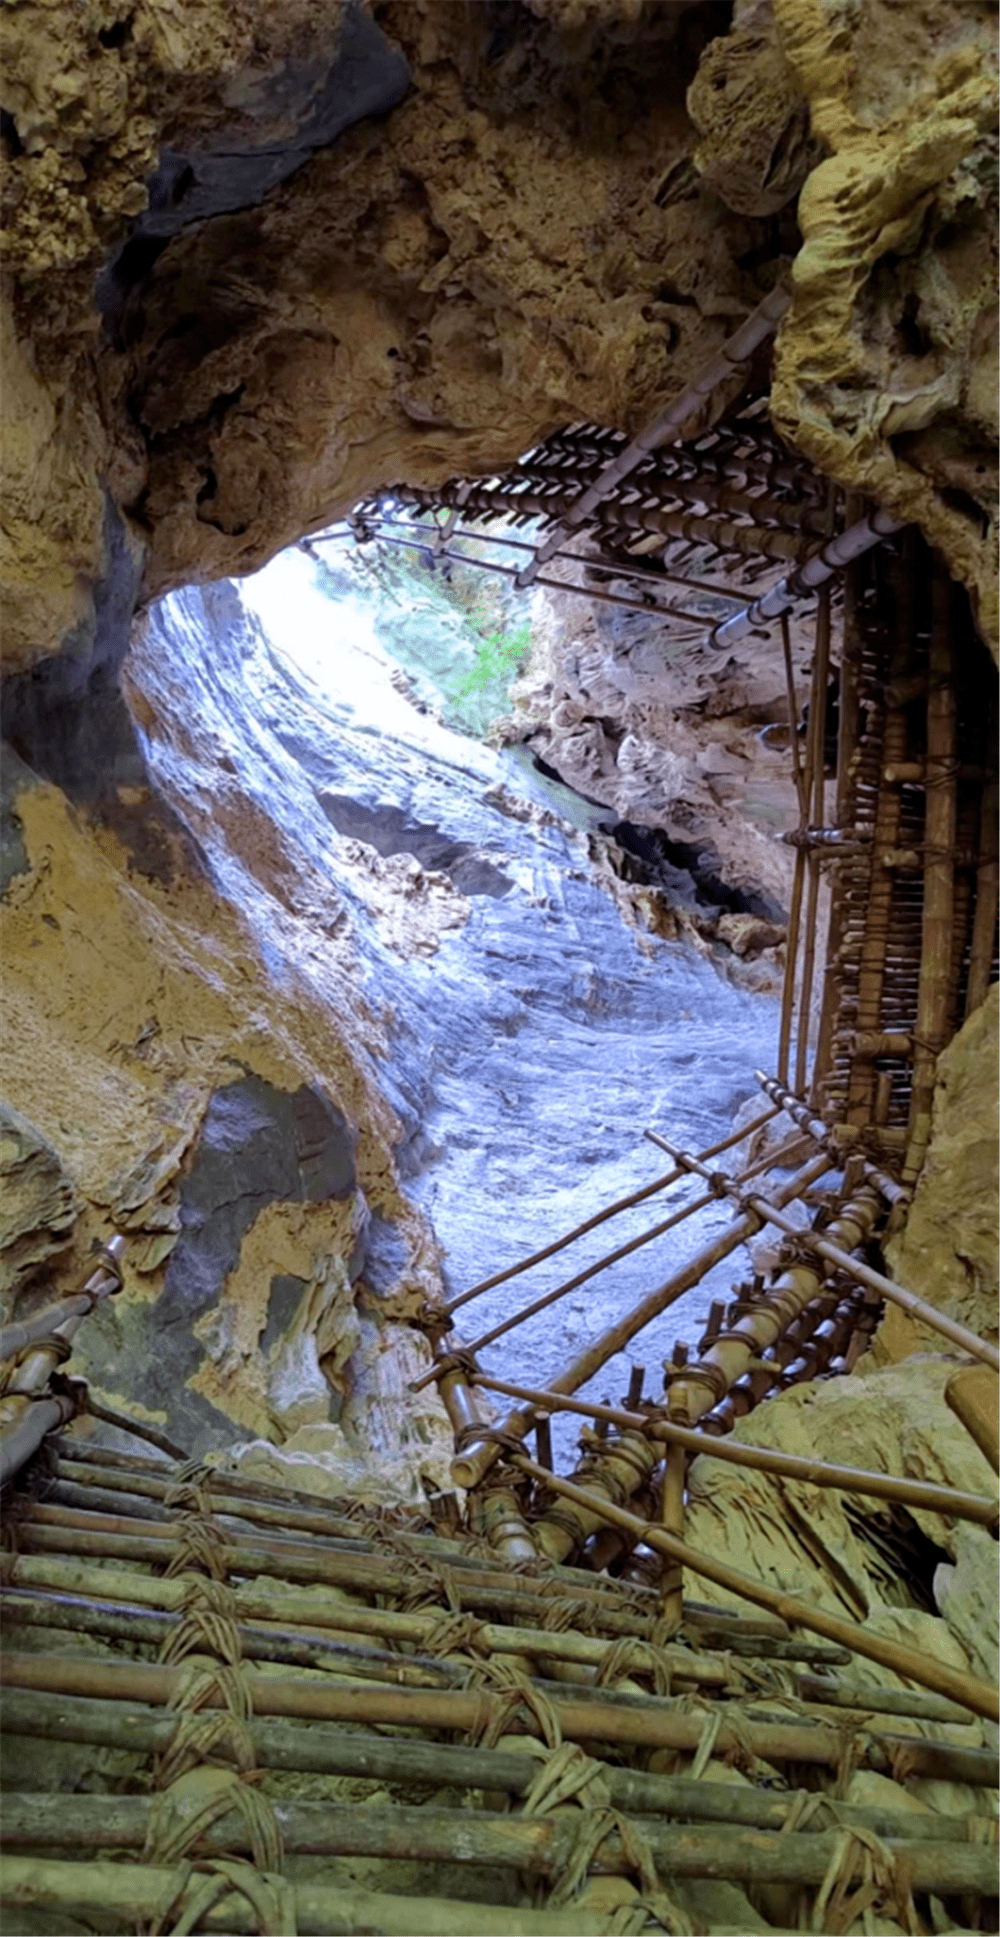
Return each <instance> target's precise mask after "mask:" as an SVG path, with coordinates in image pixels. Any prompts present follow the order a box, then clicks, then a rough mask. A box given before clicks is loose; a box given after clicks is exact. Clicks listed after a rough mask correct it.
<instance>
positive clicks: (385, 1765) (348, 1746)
mask: <svg viewBox="0 0 1000 1937" xmlns="http://www.w3.org/2000/svg"><path fill="white" fill-rule="evenodd" d="M2 1719H3V1731H4V1734H5V1735H8V1736H13V1737H27V1738H28V1739H30V1740H41V1741H59V1742H89V1743H92V1744H94V1745H95V1746H97V1747H103V1748H113V1749H121V1750H124V1751H125V1752H126V1753H130V1754H135V1755H158V1754H162V1753H163V1751H164V1750H165V1749H167V1748H169V1746H170V1742H171V1738H172V1737H173V1735H174V1733H175V1731H176V1727H177V1717H176V1715H175V1714H174V1713H172V1712H171V1711H169V1710H168V1711H162V1710H157V1709H155V1708H150V1707H143V1706H140V1705H139V1704H137V1703H134V1702H129V1701H98V1700H94V1699H93V1698H91V1697H84V1696H74V1695H49V1694H38V1693H35V1692H30V1693H29V1692H24V1693H22V1692H21V1691H20V1690H18V1689H16V1688H11V1689H10V1690H8V1691H7V1692H6V1693H5V1696H4V1705H3V1718H2ZM248 1727H249V1731H250V1734H251V1737H252V1740H253V1745H254V1753H255V1756H256V1760H257V1763H258V1765H259V1766H260V1767H262V1768H267V1769H284V1770H300V1771H302V1772H304V1773H307V1774H308V1773H312V1774H316V1775H337V1776H356V1777H358V1778H361V1779H365V1780H370V1781H373V1782H379V1783H383V1782H386V1783H396V1784H401V1785H405V1786H407V1787H409V1786H410V1785H412V1784H419V1783H423V1784H426V1785H427V1787H428V1788H431V1789H441V1788H456V1789H484V1790H487V1791H490V1792H504V1791H506V1792H507V1794H509V1795H511V1796H515V1797H520V1796H525V1795H526V1794H527V1793H528V1790H529V1789H530V1788H531V1785H532V1783H533V1782H534V1781H535V1780H536V1778H537V1775H538V1761H537V1759H536V1757H535V1756H534V1755H531V1754H528V1753H527V1752H526V1753H524V1754H518V1752H517V1751H516V1750H511V1749H509V1748H504V1749H498V1748H497V1749H478V1748H477V1749H471V1748H465V1747H458V1746H456V1745H453V1744H451V1743H441V1742H429V1741H425V1740H421V1739H419V1738H416V1737H412V1736H409V1737H407V1736H400V1735H394V1736H391V1737H387V1736H383V1735H372V1734H366V1733H363V1732H362V1731H360V1730H359V1731H357V1732H351V1733H349V1732H348V1731H347V1730H346V1729H342V1728H337V1727H331V1726H330V1725H329V1724H326V1723H323V1722H310V1724H309V1727H308V1728H303V1727H302V1726H301V1724H300V1723H297V1722H284V1721H278V1720H275V1719H273V1718H268V1719H262V1718H261V1717H260V1716H254V1717H253V1718H252V1720H251V1722H250V1723H249V1724H248ZM899 1739H900V1740H902V1739H903V1738H899ZM911 1739H912V1738H911ZM526 1746H527V1745H526ZM915 1746H916V1747H917V1748H918V1749H919V1750H920V1752H921V1755H922V1757H923V1760H924V1764H925V1767H926V1768H927V1769H934V1770H936V1771H940V1770H941V1769H942V1768H943V1767H944V1766H945V1765H944V1764H943V1763H942V1761H941V1759H940V1758H941V1756H942V1755H944V1756H947V1755H948V1754H949V1753H950V1754H952V1755H953V1757H957V1758H958V1759H957V1761H952V1762H951V1763H950V1764H948V1767H949V1768H960V1769H961V1770H962V1771H963V1772H964V1776H965V1777H969V1778H970V1779H971V1781H972V1782H973V1783H974V1784H976V1785H982V1786H986V1787H989V1786H990V1785H991V1784H992V1783H993V1782H995V1779H996V1768H995V1763H994V1765H993V1767H992V1768H991V1766H990V1758H989V1756H988V1754H986V1753H984V1751H982V1750H968V1749H954V1750H951V1749H950V1747H945V1746H944V1745H941V1744H939V1743H936V1742H931V1741H927V1740H919V1739H916V1741H915ZM218 1754H219V1756H220V1758H225V1759H231V1757H232V1755H233V1754H234V1750H233V1747H232V1745H231V1744H229V1743H227V1742H226V1741H225V1740H223V1741H222V1742H220V1744H219V1748H218ZM862 1754H863V1759H864V1761H865V1762H866V1763H867V1766H869V1767H871V1768H873V1769H878V1770H881V1771H883V1772H886V1771H888V1769H889V1767H890V1751H886V1750H885V1749H883V1748H882V1747H881V1745H880V1743H879V1742H877V1741H876V1740H875V1739H874V1738H870V1737H867V1736H866V1737H865V1738H864V1741H863V1743H862ZM598 1766H599V1771H600V1776H601V1780H602V1781H603V1782H604V1783H605V1784H606V1785H607V1788H608V1790H609V1792H610V1796H611V1801H612V1804H613V1806H614V1807H615V1808H616V1809H625V1810H629V1811H632V1812H637V1813H644V1814H648V1815H664V1816H679V1817H683V1818H688V1819H690V1820H691V1821H695V1822H723V1823H737V1824H740V1825H741V1826H742V1827H744V1828H747V1829H753V1828H756V1829H771V1830H779V1829H781V1828H782V1827H783V1825H784V1824H785V1822H786V1821H787V1820H788V1817H789V1814H790V1813H791V1812H792V1811H793V1809H794V1808H795V1806H796V1795H795V1792H792V1793H788V1792H781V1791H775V1790H770V1789H765V1790H761V1789H757V1790H754V1789H742V1788H741V1789H734V1788H733V1787H732V1785H731V1784H729V1783H719V1782H711V1781H708V1780H706V1779H705V1778H704V1777H702V1778H699V1779H698V1780H697V1781H693V1780H692V1779H691V1778H690V1777H688V1776H663V1775H653V1774H647V1773H646V1772H645V1771H644V1770H639V1769H629V1768H621V1767H619V1766H618V1765H617V1764H615V1763H601V1764H599V1765H598ZM837 1812H838V1816H840V1817H841V1818H842V1819H843V1821H845V1822H848V1823H852V1822H857V1823H860V1824H862V1825H865V1826H867V1827H868V1828H870V1829H874V1830H875V1832H876V1834H879V1835H888V1836H906V1837H912V1838H917V1839H919V1840H921V1841H923V1840H925V1839H926V1840H928V1841H950V1842H954V1843H962V1842H968V1841H974V1840H976V1838H977V1837H978V1836H979V1835H981V1834H982V1825H983V1819H982V1817H975V1818H963V1817H960V1816H945V1815H926V1816H923V1815H914V1813H913V1812H912V1811H909V1810H905V1811H904V1810H893V1809H888V1808H883V1807H882V1806H881V1805H874V1806H869V1805H867V1804H866V1805H864V1806H861V1805H848V1804H845V1803H838V1804H837ZM816 1820H817V1819H816V1818H813V1821H814V1822H815V1821H816ZM990 1828H991V1829H992V1831H993V1836H994V1840H995V1837H996V1825H995V1823H994V1824H991V1825H990Z"/></svg>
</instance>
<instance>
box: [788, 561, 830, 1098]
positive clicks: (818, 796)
mask: <svg viewBox="0 0 1000 1937" xmlns="http://www.w3.org/2000/svg"><path fill="white" fill-rule="evenodd" d="M829 679H830V587H829V585H828V584H827V585H823V586H821V587H820V591H819V596H818V599H817V602H816V646H815V652H814V655H813V677H812V696H811V697H812V704H811V709H810V713H809V742H810V746H809V757H808V760H807V762H806V785H807V787H811V789H812V817H813V821H814V823H815V825H816V826H817V827H821V826H822V824H823V820H824V803H825V797H826V785H825V780H824V753H823V748H824V742H825V737H826V705H827V687H828V685H829ZM807 861H808V869H809V880H808V890H807V894H806V920H805V945H804V947H803V951H802V979H801V982H800V985H799V1033H798V1037H797V1039H796V1044H795V1087H796V1089H797V1090H801V1089H804V1088H805V1082H806V1070H807V1067H808V1062H809V1039H810V1035H811V1030H812V985H813V969H814V966H815V960H816V928H817V918H818V913H819V855H818V854H816V853H815V852H814V851H813V849H811V848H810V850H809V852H808V856H807Z"/></svg>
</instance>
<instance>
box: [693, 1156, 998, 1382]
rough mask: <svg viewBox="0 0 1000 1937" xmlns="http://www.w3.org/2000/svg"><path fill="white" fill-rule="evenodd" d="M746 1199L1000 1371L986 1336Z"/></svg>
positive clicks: (761, 1201) (756, 1199)
mask: <svg viewBox="0 0 1000 1937" xmlns="http://www.w3.org/2000/svg"><path fill="white" fill-rule="evenodd" d="M660 1142H661V1143H662V1145H663V1147H664V1149H669V1150H670V1152H671V1155H676V1156H677V1158H678V1161H679V1162H684V1163H688V1164H690V1167H691V1169H692V1170H694V1171H697V1172H699V1173H700V1172H701V1169H702V1166H701V1165H700V1163H699V1162H698V1159H697V1158H696V1157H688V1156H685V1155H684V1153H683V1152H680V1151H674V1149H673V1146H672V1145H669V1144H668V1143H667V1140H666V1138H661V1139H660ZM719 1188H720V1189H724V1190H725V1194H726V1196H727V1197H733V1198H735V1199H736V1200H737V1202H742V1201H744V1194H743V1192H742V1191H741V1190H740V1188H739V1186H738V1185H736V1184H730V1183H729V1182H728V1180H727V1181H726V1182H725V1184H722V1185H720V1186H719ZM745 1201H746V1203H747V1204H749V1205H750V1206H751V1207H752V1208H753V1209H754V1210H756V1211H758V1212H759V1214H760V1216H761V1217H763V1218H764V1219H765V1221H766V1222H767V1223H769V1224H775V1225H777V1228H778V1230H779V1231H784V1232H785V1233H786V1234H787V1236H788V1237H791V1238H795V1239H796V1241H797V1242H798V1243H801V1244H805V1245H807V1246H808V1248H809V1250H811V1251H815V1252H816V1253H817V1254H818V1256H819V1257H821V1258H825V1259H826V1260H827V1262H828V1263H829V1264H835V1265H836V1266H837V1267H838V1269H839V1270H841V1271H846V1272H847V1274H848V1276H849V1277H852V1278H856V1279H857V1282H858V1284H861V1285H867V1286H868V1288H869V1290H871V1291H877V1292H879V1293H880V1294H881V1296H882V1297H883V1298H888V1299H889V1301H890V1303H892V1304H894V1305H899V1306H900V1308H901V1309H902V1310H903V1311H905V1312H908V1313H909V1315H910V1317H911V1318H916V1319H918V1320H919V1322H920V1323H921V1324H922V1325H927V1326H929V1327H930V1329H931V1331H935V1332H940V1334H941V1336H942V1338H947V1339H949V1340H950V1341H951V1343H952V1344H953V1345H957V1346H959V1347H960V1349H961V1350H962V1351H963V1352H969V1353H971V1354H972V1357H973V1358H977V1359H981V1360H982V1362H983V1364H984V1365H989V1366H992V1367H993V1369H994V1371H1000V1352H998V1351H997V1348H996V1346H995V1345H991V1344H990V1343H989V1341H988V1340H987V1339H984V1338H980V1337H979V1336H978V1334H977V1333H976V1332H973V1331H970V1330H969V1327H968V1326H967V1325H961V1324H959V1322H958V1320H957V1318H949V1317H948V1314H947V1312H942V1311H938V1309H937V1307H936V1306H935V1305H931V1304H928V1302H927V1299H926V1298H920V1297H918V1295H917V1293H916V1292H915V1291H907V1290H906V1287H905V1285H898V1284H897V1283H896V1282H895V1279H893V1278H887V1277H885V1275H884V1274H883V1273H882V1272H881V1271H873V1270H872V1268H871V1266H870V1265H867V1264H864V1263H862V1261H861V1260H860V1259H859V1258H853V1257H852V1256H851V1254H850V1252H848V1251H843V1250H841V1248H840V1246H839V1245H837V1244H831V1243H830V1242H829V1240H828V1239H827V1238H823V1237H820V1236H819V1235H818V1233H817V1232H815V1231H803V1230H800V1228H799V1226H798V1225H797V1224H793V1223H792V1221H791V1219H790V1218H787V1217H785V1216H783V1214H782V1212H781V1211H780V1210H777V1208H776V1206H774V1205H769V1204H768V1202H767V1199H766V1198H763V1197H760V1196H758V1194H757V1192H756V1191H749V1192H747V1193H746V1199H745Z"/></svg>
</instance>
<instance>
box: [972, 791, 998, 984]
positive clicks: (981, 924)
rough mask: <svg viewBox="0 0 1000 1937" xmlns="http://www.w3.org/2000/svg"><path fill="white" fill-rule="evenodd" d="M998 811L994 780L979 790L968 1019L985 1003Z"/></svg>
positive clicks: (990, 963) (993, 935)
mask: <svg viewBox="0 0 1000 1937" xmlns="http://www.w3.org/2000/svg"><path fill="white" fill-rule="evenodd" d="M998 812H1000V787H998V785H997V782H996V780H995V779H993V780H988V781H987V783H986V786H985V787H984V789H983V804H982V813H981V818H980V829H979V866H978V868H977V869H976V910H975V914H974V915H973V918H972V944H971V947H970V950H969V980H968V985H967V988H966V995H965V1013H966V1015H967V1016H971V1015H972V1014H973V1013H974V1012H975V1010H976V1009H978V1008H979V1006H980V1004H981V1003H982V1002H984V1001H985V1000H986V992H987V990H988V988H989V986H990V970H991V969H992V967H993V951H994V948H995V947H996V934H997V908H998V901H1000V896H998V886H1000V868H998V865H997V861H998V856H997V847H998V840H997V834H998V830H997V816H998Z"/></svg>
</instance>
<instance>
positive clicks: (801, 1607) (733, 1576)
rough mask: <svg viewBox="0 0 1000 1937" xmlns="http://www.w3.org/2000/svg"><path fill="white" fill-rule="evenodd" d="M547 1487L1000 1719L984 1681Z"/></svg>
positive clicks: (552, 1480) (761, 1602)
mask: <svg viewBox="0 0 1000 1937" xmlns="http://www.w3.org/2000/svg"><path fill="white" fill-rule="evenodd" d="M514 1458H515V1461H516V1464H517V1465H518V1466H519V1467H520V1468H521V1470H522V1472H525V1473H530V1474H531V1476H532V1478H534V1479H545V1478H546V1476H545V1475H544V1474H543V1472H542V1471H541V1469H540V1468H536V1466H535V1464H534V1461H533V1460H529V1459H527V1458H525V1456H524V1455H523V1454H516V1455H515V1456H514ZM547 1484H548V1485H549V1486H550V1487H551V1488H552V1490H553V1491H554V1492H556V1493H563V1494H565V1496H566V1498H567V1499H570V1500H575V1501H576V1503H577V1505H578V1506H585V1507H589V1508H590V1510H591V1511H592V1512H596V1513H597V1514H599V1515H601V1514H603V1516H604V1517H605V1518H606V1519H607V1520H608V1521H609V1522H610V1524H611V1525H612V1526H615V1525H617V1526H620V1527H623V1528H625V1530H626V1531H627V1532H628V1533H631V1534H633V1535H634V1536H635V1538H636V1540H642V1541H644V1542H645V1543H646V1545H647V1546H650V1547H653V1548H655V1549H656V1551H657V1552H658V1553H662V1554H665V1555H666V1556H667V1558H668V1559H670V1560H678V1561H680V1562H681V1563H682V1565H683V1566H685V1567H690V1568H691V1569H692V1571H693V1572H694V1573H696V1574H702V1575H703V1576H704V1577H705V1579H706V1580H710V1581H714V1582H715V1584H716V1586H717V1587H723V1588H725V1589H727V1591H728V1592H730V1593H732V1594H736V1595H739V1596H740V1597H741V1598H743V1599H744V1600H748V1601H753V1602H754V1603H755V1604H756V1605H757V1606H758V1607H766V1608H770V1610H771V1612H772V1613H774V1614H780V1615H781V1617H782V1619H783V1620H785V1621H788V1622H789V1623H790V1624H791V1625H792V1626H794V1627H803V1628H808V1629H809V1630H811V1632H812V1633H814V1634H823V1635H826V1637H827V1639H828V1640H830V1641H836V1642H839V1643H840V1645H841V1647H844V1648H849V1649H850V1650H851V1653H852V1654H857V1655H863V1656H864V1657H865V1658H866V1659H867V1660H869V1661H877V1662H878V1663H879V1664H880V1666H881V1667H883V1668H891V1669H892V1671H893V1673H894V1674H898V1675H902V1676H905V1678H906V1679H907V1680H908V1681H915V1682H918V1683H919V1684H920V1686H921V1687H922V1688H929V1689H932V1690H933V1691H934V1692H935V1693H936V1694H939V1695H946V1696H947V1697H948V1698H949V1700H951V1701H956V1702H959V1703H961V1705H962V1707H963V1708H967V1709H969V1710H971V1712H972V1713H973V1714H974V1715H981V1716H984V1717H985V1719H986V1720H987V1721H993V1722H996V1721H998V1720H1000V1697H998V1694H997V1690H996V1688H995V1687H993V1686H992V1685H991V1684H990V1683H989V1682H984V1681H981V1680H980V1679H979V1678H978V1677H977V1676H975V1675H969V1674H964V1673H961V1672H960V1671H959V1670H958V1669H955V1668H948V1667H946V1666H945V1664H944V1663H943V1662H938V1661H934V1660H932V1659H931V1657H930V1656H929V1655H923V1654H921V1653H919V1652H918V1650H917V1649H916V1648H910V1647H907V1646H905V1645H904V1644H903V1643H902V1642H896V1641H890V1640H887V1639H884V1638H883V1637H882V1636H881V1635H877V1634H872V1633H870V1632H869V1631H868V1630H867V1629H865V1628H859V1627H856V1626H855V1625H854V1623H853V1622H851V1621H843V1620H841V1619H840V1617H839V1616H838V1615H834V1614H828V1613H827V1612H826V1611H825V1609H823V1608H817V1607H812V1606H810V1605H809V1603H808V1602H805V1601H802V1600H799V1599H798V1598H797V1596H796V1595H794V1594H783V1593H781V1592H780V1591H779V1590H778V1589H777V1588H773V1587H768V1586H767V1585H766V1584H765V1583H764V1582H763V1581H757V1580H752V1579H751V1578H750V1577H749V1575H746V1574H742V1573H740V1572H739V1571H738V1570H737V1569H736V1568H735V1567H729V1566H727V1564H726V1563H725V1562H724V1561H719V1560H716V1559H715V1558H714V1556H712V1555H709V1554H703V1553H699V1552H698V1551H697V1550H696V1549H695V1548H693V1547H690V1546H689V1545H688V1543H687V1542H686V1541H683V1540H678V1539H676V1538H675V1536H674V1535H673V1534H668V1533H666V1532H665V1531H664V1530H663V1528H661V1527H654V1526H650V1525H649V1524H648V1523H647V1524H643V1522H642V1521H640V1520H637V1519H636V1518H635V1517H634V1515H632V1514H630V1513H626V1512H625V1511H624V1510H623V1509H622V1508H621V1507H616V1506H612V1505H611V1502H610V1501H599V1500H598V1499H596V1497H595V1496H594V1495H592V1494H590V1495H588V1494H586V1493H585V1492H584V1491H583V1489H582V1488H581V1487H577V1486H572V1485H571V1484H570V1483H569V1481H567V1480H560V1479H557V1478H556V1477H555V1475H554V1474H550V1475H548V1476H547Z"/></svg>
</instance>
